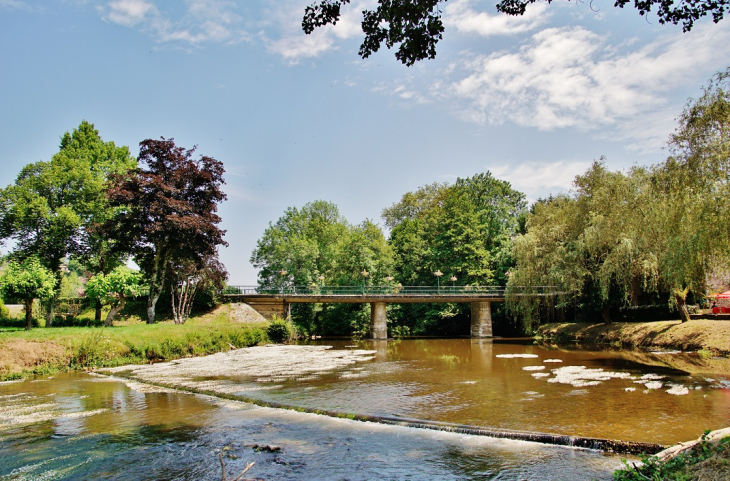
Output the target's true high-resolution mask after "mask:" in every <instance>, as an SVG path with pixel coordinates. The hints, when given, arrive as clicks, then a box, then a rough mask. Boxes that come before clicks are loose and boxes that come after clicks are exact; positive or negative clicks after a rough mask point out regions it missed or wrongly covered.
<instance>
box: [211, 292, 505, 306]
mask: <svg viewBox="0 0 730 481" xmlns="http://www.w3.org/2000/svg"><path fill="white" fill-rule="evenodd" d="M224 296H225V297H226V298H228V299H231V300H239V301H241V302H249V301H256V300H264V299H266V300H272V301H280V302H285V303H288V304H289V303H291V304H296V303H307V302H318V303H332V302H341V303H346V304H355V303H365V302H387V303H397V304H398V303H414V302H472V301H492V302H504V300H505V297H504V295H502V296H499V295H491V294H471V295H456V294H440V295H439V294H401V295H397V294H391V295H376V294H351V295H344V294H339V295H306V294H285V295H281V294H224Z"/></svg>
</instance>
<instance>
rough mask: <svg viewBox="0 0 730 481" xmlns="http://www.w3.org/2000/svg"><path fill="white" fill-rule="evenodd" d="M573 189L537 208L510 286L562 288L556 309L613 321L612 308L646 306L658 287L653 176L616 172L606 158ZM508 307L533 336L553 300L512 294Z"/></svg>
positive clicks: (518, 244) (517, 252) (521, 240)
mask: <svg viewBox="0 0 730 481" xmlns="http://www.w3.org/2000/svg"><path fill="white" fill-rule="evenodd" d="M573 185H574V193H573V194H572V195H571V196H558V197H554V198H552V199H550V200H549V201H543V202H538V203H537V204H536V205H535V206H533V211H532V213H531V215H530V216H529V218H528V220H527V232H526V233H525V234H524V235H521V236H519V237H517V238H516V239H515V241H514V256H515V259H516V265H515V268H514V269H513V270H512V271H511V275H510V279H509V284H508V288H509V289H510V290H512V289H514V288H516V287H519V288H520V289H524V288H525V287H527V288H530V287H533V288H535V289H537V287H538V286H555V287H556V288H557V290H558V291H559V292H560V293H561V295H560V298H559V299H558V302H557V306H556V307H558V308H562V309H564V308H568V309H572V308H575V309H578V310H580V311H582V312H583V313H585V314H587V315H590V313H593V312H595V313H596V314H600V316H601V318H602V319H603V321H604V322H605V323H610V322H611V316H610V309H611V308H612V307H614V306H617V305H624V304H631V305H635V306H636V305H639V300H640V298H641V296H642V294H643V293H644V292H646V291H655V290H656V289H657V285H658V284H657V283H658V279H659V277H658V272H657V260H656V259H657V258H656V251H655V249H654V244H653V243H652V240H653V235H654V231H653V229H652V227H651V226H648V225H646V216H647V213H648V209H651V208H652V206H653V205H654V204H653V200H652V196H651V195H650V192H649V189H648V186H649V183H648V173H647V172H646V170H645V169H640V168H634V169H632V170H631V171H629V173H628V174H623V173H621V172H611V171H609V170H608V169H606V167H605V165H604V163H603V159H601V161H600V162H594V163H593V165H592V166H591V168H590V169H588V171H587V172H586V173H585V174H583V175H579V176H577V177H576V178H575V181H574V183H573ZM514 293H520V291H515V292H514ZM535 293H537V291H535ZM508 301H509V302H508V307H509V309H510V310H511V311H512V312H513V313H514V314H516V315H518V316H520V317H522V319H523V322H524V324H525V327H526V328H527V329H528V330H529V329H531V328H532V327H533V325H534V324H535V323H536V322H538V321H539V314H540V309H541V307H542V306H541V304H542V303H543V302H545V301H547V299H545V298H539V297H527V296H510V297H509V299H508ZM551 307H552V306H551Z"/></svg>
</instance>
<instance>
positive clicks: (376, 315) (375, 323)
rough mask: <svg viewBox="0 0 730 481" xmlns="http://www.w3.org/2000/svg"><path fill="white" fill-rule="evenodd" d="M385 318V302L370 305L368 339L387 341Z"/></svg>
mask: <svg viewBox="0 0 730 481" xmlns="http://www.w3.org/2000/svg"><path fill="white" fill-rule="evenodd" d="M387 322H388V321H387V319H386V317H385V302H371V303H370V338H371V339H388V323H387ZM490 325H491V324H490Z"/></svg>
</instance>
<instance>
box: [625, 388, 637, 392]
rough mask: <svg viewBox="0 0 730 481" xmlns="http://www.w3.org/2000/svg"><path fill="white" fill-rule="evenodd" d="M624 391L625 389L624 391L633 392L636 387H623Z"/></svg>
mask: <svg viewBox="0 0 730 481" xmlns="http://www.w3.org/2000/svg"><path fill="white" fill-rule="evenodd" d="M624 391H626V392H634V391H636V388H635V387H625V388H624Z"/></svg>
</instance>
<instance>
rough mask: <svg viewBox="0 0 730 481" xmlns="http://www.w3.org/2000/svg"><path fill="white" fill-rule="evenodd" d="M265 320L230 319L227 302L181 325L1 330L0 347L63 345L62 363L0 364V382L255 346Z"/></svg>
mask: <svg viewBox="0 0 730 481" xmlns="http://www.w3.org/2000/svg"><path fill="white" fill-rule="evenodd" d="M266 326H267V323H262V324H261V325H249V324H246V325H243V324H239V323H235V322H231V321H230V320H229V318H228V309H227V306H223V307H222V308H220V309H219V310H218V311H216V313H215V314H207V315H203V316H197V317H191V318H190V319H189V320H188V322H186V323H185V324H183V325H176V324H173V323H171V322H163V323H157V324H152V325H147V324H145V323H142V322H136V323H130V324H128V325H121V326H116V327H52V328H36V329H33V330H31V331H25V330H23V329H22V328H16V327H4V328H0V349H2V348H3V344H5V343H7V342H10V341H12V340H25V341H29V342H40V343H44V342H47V343H53V344H56V345H60V346H63V348H64V351H65V356H64V359H63V360H62V361H60V362H59V361H58V359H54V360H50V359H48V360H43V359H40V360H38V361H37V362H36V363H35V365H34V366H32V367H29V368H28V369H24V370H22V371H20V372H17V371H16V372H11V371H10V370H9V369H8V368H4V367H3V366H2V365H0V380H9V379H17V378H18V377H22V376H24V375H28V374H49V373H52V372H56V371H58V370H65V369H87V368H92V367H112V366H120V365H125V364H140V363H146V362H152V361H161V360H170V359H177V358H181V357H190V356H202V355H206V354H212V353H216V352H220V351H227V350H230V346H231V345H232V346H234V347H236V348H240V347H248V346H254V345H256V344H259V343H263V342H266V341H267V336H266Z"/></svg>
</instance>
